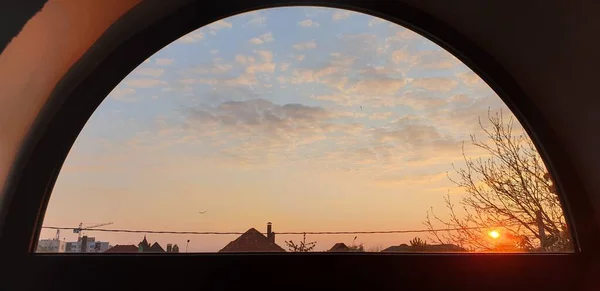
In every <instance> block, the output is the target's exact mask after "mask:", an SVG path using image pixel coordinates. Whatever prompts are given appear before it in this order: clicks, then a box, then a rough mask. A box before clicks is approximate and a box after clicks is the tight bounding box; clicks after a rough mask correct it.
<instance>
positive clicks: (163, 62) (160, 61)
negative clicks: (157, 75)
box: [154, 58, 175, 66]
mask: <svg viewBox="0 0 600 291" xmlns="http://www.w3.org/2000/svg"><path fill="white" fill-rule="evenodd" d="M154 62H155V63H156V64H157V65H159V66H168V65H171V64H173V62H175V59H165V58H162V59H161V58H158V59H156V60H155V61H154Z"/></svg>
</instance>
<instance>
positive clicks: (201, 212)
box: [198, 210, 206, 214]
mask: <svg viewBox="0 0 600 291" xmlns="http://www.w3.org/2000/svg"><path fill="white" fill-rule="evenodd" d="M198 213H200V214H204V213H206V210H204V211H198Z"/></svg>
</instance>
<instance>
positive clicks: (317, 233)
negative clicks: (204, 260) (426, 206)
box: [42, 226, 491, 235]
mask: <svg viewBox="0 0 600 291" xmlns="http://www.w3.org/2000/svg"><path fill="white" fill-rule="evenodd" d="M42 228H46V229H59V230H73V229H78V228H73V227H58V226H42ZM486 228H491V227H467V228H441V229H406V230H376V231H288V232H275V234H278V235H304V234H310V235H332V234H394V233H422V232H437V231H458V230H464V229H486ZM82 231H100V232H122V233H153V234H188V235H189V234H193V235H240V234H244V232H220V231H169V230H137V229H106V228H91V229H82ZM263 234H264V233H263Z"/></svg>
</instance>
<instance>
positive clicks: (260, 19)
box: [248, 15, 267, 26]
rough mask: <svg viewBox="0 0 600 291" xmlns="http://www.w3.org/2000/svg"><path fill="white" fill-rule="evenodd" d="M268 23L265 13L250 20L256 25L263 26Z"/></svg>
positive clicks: (250, 22) (251, 23) (249, 22)
mask: <svg viewBox="0 0 600 291" xmlns="http://www.w3.org/2000/svg"><path fill="white" fill-rule="evenodd" d="M266 23H267V17H266V16H264V15H258V16H256V17H254V18H252V19H250V20H249V21H248V24H250V25H254V26H263V25H265V24H266Z"/></svg>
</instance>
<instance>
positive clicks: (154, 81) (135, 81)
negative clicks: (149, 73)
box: [124, 79, 166, 88]
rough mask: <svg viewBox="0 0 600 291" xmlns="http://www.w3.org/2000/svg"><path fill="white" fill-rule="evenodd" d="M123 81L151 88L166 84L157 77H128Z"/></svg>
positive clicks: (134, 85)
mask: <svg viewBox="0 0 600 291" xmlns="http://www.w3.org/2000/svg"><path fill="white" fill-rule="evenodd" d="M124 83H125V84H127V85H129V86H131V87H136V88H152V87H156V86H158V85H165V84H166V82H164V81H161V80H157V79H128V80H125V81H124Z"/></svg>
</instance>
